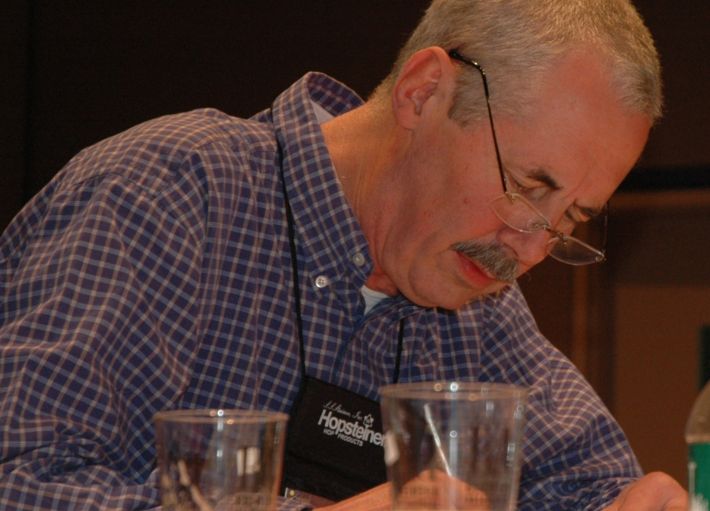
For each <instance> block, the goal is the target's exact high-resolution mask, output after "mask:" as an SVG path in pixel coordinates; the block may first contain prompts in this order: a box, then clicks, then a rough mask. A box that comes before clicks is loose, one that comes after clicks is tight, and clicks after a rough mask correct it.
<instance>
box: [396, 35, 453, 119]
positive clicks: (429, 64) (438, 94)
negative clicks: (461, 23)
mask: <svg viewBox="0 0 710 511" xmlns="http://www.w3.org/2000/svg"><path fill="white" fill-rule="evenodd" d="M452 72H453V71H452V66H451V63H450V61H449V58H448V55H447V54H446V52H445V51H444V50H443V49H441V48H439V47H431V48H426V49H424V50H420V51H418V52H417V53H415V54H414V55H412V56H411V57H410V58H409V60H408V61H407V62H406V63H405V65H404V66H403V67H402V71H401V72H400V74H399V77H398V78H397V82H396V83H395V86H394V89H393V91H392V106H393V110H394V115H395V118H396V119H397V122H398V124H400V125H401V126H402V127H404V128H405V129H413V128H415V127H416V126H417V124H418V123H419V122H420V120H421V118H422V114H423V112H424V109H425V107H426V106H428V105H429V104H431V103H432V102H441V101H447V100H448V96H447V94H448V82H449V81H450V79H451V78H450V74H451V73H452Z"/></svg>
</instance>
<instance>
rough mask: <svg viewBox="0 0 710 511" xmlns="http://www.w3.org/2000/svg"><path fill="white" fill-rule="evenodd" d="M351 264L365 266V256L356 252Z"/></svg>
mask: <svg viewBox="0 0 710 511" xmlns="http://www.w3.org/2000/svg"><path fill="white" fill-rule="evenodd" d="M353 263H355V266H362V265H363V264H365V256H364V255H362V254H361V253H360V252H357V253H356V254H355V255H354V256H353Z"/></svg>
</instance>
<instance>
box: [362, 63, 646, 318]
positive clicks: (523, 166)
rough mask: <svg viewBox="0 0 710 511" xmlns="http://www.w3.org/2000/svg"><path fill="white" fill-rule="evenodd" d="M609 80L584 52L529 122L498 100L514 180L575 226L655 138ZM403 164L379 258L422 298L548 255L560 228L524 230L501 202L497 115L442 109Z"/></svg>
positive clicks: (552, 84)
mask: <svg viewBox="0 0 710 511" xmlns="http://www.w3.org/2000/svg"><path fill="white" fill-rule="evenodd" d="M607 81H608V77H607V76H606V74H605V73H604V71H603V70H602V69H601V67H600V66H599V65H598V64H596V62H590V61H589V59H588V57H586V56H584V55H579V56H573V57H569V58H567V59H566V60H565V61H563V62H562V63H561V65H560V66H558V67H557V68H556V69H555V70H553V71H552V72H550V73H549V75H548V76H547V77H546V79H545V80H544V83H543V86H542V88H541V91H540V95H539V96H538V97H539V100H538V101H536V102H535V104H534V106H533V108H532V111H531V113H530V115H526V117H525V118H524V119H523V120H520V119H513V118H508V117H504V116H502V115H499V116H496V112H495V101H494V100H493V101H492V107H493V115H494V117H495V123H496V131H497V135H498V141H499V144H500V152H501V157H502V161H503V167H504V170H505V172H506V174H507V175H508V178H509V180H510V182H511V183H513V184H514V186H516V187H517V188H518V191H521V192H522V193H524V195H525V196H526V197H527V198H528V199H530V200H531V201H532V202H533V203H534V204H535V206H537V207H538V209H540V211H541V212H543V213H544V214H545V215H546V216H547V218H548V219H549V220H550V221H551V223H552V225H553V226H554V227H555V228H556V229H558V230H561V231H563V232H567V233H569V232H571V230H572V229H573V228H574V225H575V223H579V222H583V221H586V220H588V219H589V214H588V213H589V211H590V210H601V209H602V208H603V206H604V204H605V203H606V202H607V201H608V199H609V197H610V196H611V194H612V192H613V191H614V190H615V189H616V187H617V186H618V185H619V183H620V182H621V181H622V179H623V178H624V177H625V175H626V174H627V173H628V171H629V170H630V168H631V167H632V166H633V165H634V163H635V162H636V160H637V159H638V157H639V155H640V153H641V150H642V148H643V145H644V144H645V142H646V139H647V136H648V130H649V128H650V122H649V120H648V119H647V118H646V117H645V116H643V115H639V114H633V113H630V112H629V111H628V110H626V109H625V108H623V107H622V106H620V105H619V103H618V102H617V100H616V98H615V97H614V94H613V91H612V90H611V89H610V88H609V85H608V84H607ZM492 94H493V95H494V94H495V91H492ZM493 98H494V96H493ZM396 172H398V173H399V174H400V175H401V176H403V177H404V179H402V184H401V186H402V187H403V190H402V191H403V193H404V200H403V201H402V203H401V204H400V205H399V206H398V207H397V208H394V209H393V210H392V211H390V212H388V213H389V214H390V215H391V218H390V221H389V228H388V230H387V232H386V234H385V235H384V236H382V237H381V240H382V241H381V244H380V246H379V247H378V251H377V252H376V255H375V260H376V262H377V266H378V271H381V272H382V273H383V274H385V275H386V277H387V278H388V279H389V280H391V281H392V282H393V283H394V285H395V286H396V287H397V289H398V290H399V291H400V292H402V293H403V294H404V295H405V296H407V297H408V298H409V299H410V300H412V301H414V302H415V303H418V304H420V305H423V306H441V307H445V308H452V309H454V308H457V307H460V306H461V305H463V304H464V303H466V302H468V301H470V300H472V299H474V298H476V297H479V296H482V295H484V294H488V293H492V292H495V291H497V290H499V289H501V288H503V287H504V286H506V285H507V284H508V283H509V282H510V281H511V280H513V279H514V278H515V277H517V276H519V275H521V274H522V273H524V272H526V271H527V270H529V269H530V268H531V267H532V266H534V265H535V264H537V263H539V262H540V261H542V260H543V259H544V257H545V256H546V253H547V252H546V247H547V242H548V240H549V234H547V233H546V232H544V231H542V232H536V233H533V234H529V233H521V232H518V231H516V230H514V229H511V228H510V227H507V226H506V225H505V224H504V223H502V222H501V220H499V219H498V217H497V216H496V215H495V214H494V213H493V211H492V210H491V209H490V206H489V204H490V201H491V200H492V199H494V198H496V197H498V196H500V195H501V194H502V193H503V189H502V184H501V179H500V175H499V172H498V167H497V164H496V158H495V152H494V146H493V140H492V135H491V130H490V126H489V124H488V123H487V122H479V123H476V125H475V126H473V127H471V128H467V129H464V128H462V127H460V126H459V125H457V124H456V123H455V122H453V121H451V120H449V119H448V118H445V119H444V118H442V117H441V116H440V117H435V116H432V119H431V122H428V123H422V125H421V126H420V127H418V128H417V130H415V132H414V133H413V134H412V137H411V143H410V144H409V147H408V150H407V151H406V156H405V157H404V158H402V159H401V161H400V162H399V164H398V165H397V168H396ZM402 205H404V206H405V207H403V206H402Z"/></svg>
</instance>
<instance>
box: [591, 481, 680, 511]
mask: <svg viewBox="0 0 710 511" xmlns="http://www.w3.org/2000/svg"><path fill="white" fill-rule="evenodd" d="M687 509H688V493H687V492H686V491H685V490H684V489H683V488H682V487H681V485H680V484H678V483H677V482H676V481H675V479H673V478H672V477H671V476H669V475H668V474H664V473H663V472H651V473H650V474H648V475H646V476H644V477H642V478H641V479H639V480H638V481H636V482H634V483H631V484H630V485H628V486H627V487H626V488H624V491H622V492H621V494H620V495H619V498H617V499H616V500H615V501H614V503H613V504H612V505H611V506H609V507H607V508H605V509H604V511H686V510H687Z"/></svg>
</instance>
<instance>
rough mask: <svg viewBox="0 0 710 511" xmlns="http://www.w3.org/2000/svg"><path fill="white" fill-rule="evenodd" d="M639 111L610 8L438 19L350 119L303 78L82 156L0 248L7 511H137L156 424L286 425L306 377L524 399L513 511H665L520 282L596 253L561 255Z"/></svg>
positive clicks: (641, 85) (645, 119)
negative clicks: (247, 413) (248, 109)
mask: <svg viewBox="0 0 710 511" xmlns="http://www.w3.org/2000/svg"><path fill="white" fill-rule="evenodd" d="M484 84H485V85H486V86H485V87H484ZM487 99H490V105H488V104H487ZM660 102H661V98H660V83H659V72H658V62H657V57H656V55H655V50H654V49H653V44H652V42H651V39H650V36H649V34H648V33H647V31H646V29H645V28H644V26H643V24H642V23H641V21H640V20H639V19H638V16H637V15H636V13H635V12H634V10H633V8H632V7H631V6H630V5H629V4H628V3H626V2H625V1H623V0H607V1H589V2H569V0H558V1H554V2H553V1H540V2H527V1H522V0H520V1H506V2H494V1H485V2H484V1H479V2H477V1H474V0H436V1H435V2H434V3H433V4H432V6H431V8H430V9H429V10H428V12H427V14H426V16H425V18H424V19H423V20H422V22H421V24H420V25H419V27H418V28H417V30H416V31H415V33H414V34H413V36H412V38H411V39H410V41H409V43H408V44H407V46H406V47H405V48H404V49H403V50H402V53H401V56H400V59H399V60H398V62H397V64H396V65H395V67H394V69H393V71H392V74H391V75H390V77H388V78H387V79H386V80H385V81H384V82H383V84H382V85H381V87H380V88H379V89H378V90H377V91H376V93H375V94H374V96H373V98H371V99H370V100H369V101H368V102H367V103H365V104H364V105H361V102H360V100H359V99H358V98H357V97H356V96H355V95H354V94H353V93H352V92H350V91H349V90H347V89H346V88H345V87H344V86H343V85H341V84H339V83H337V82H335V81H334V80H332V79H330V78H328V77H326V76H324V75H320V74H308V75H306V76H305V77H304V78H303V79H302V80H300V81H299V82H297V83H296V84H294V85H293V86H292V87H291V88H290V89H289V90H287V91H286V92H284V93H283V94H282V95H281V96H280V97H279V98H278V99H277V100H276V101H275V102H274V104H273V105H272V107H271V108H270V109H268V110H266V111H264V112H262V113H260V114H258V115H256V116H255V117H254V118H252V119H250V120H239V119H234V118H231V117H228V116H227V115H225V114H222V113H220V112H216V111H211V110H206V111H205V110H202V111H195V112H190V113H187V114H183V115H178V116H171V117H166V118H161V119H157V120H154V121H151V122H148V123H145V124H143V125H140V126H137V127H135V128H133V129H131V130H128V131H127V132H125V133H122V134H119V135H117V136H115V137H112V138H111V139H108V140H105V141H103V142H100V143H99V144H97V145H95V146H93V147H91V148H88V149H86V150H85V151H82V152H81V153H80V154H79V155H77V156H76V157H75V158H74V159H73V160H72V161H71V162H69V164H68V165H67V166H66V167H65V168H64V169H63V170H62V171H61V172H60V173H59V174H58V175H57V176H56V177H55V179H54V180H53V181H52V182H51V183H50V184H49V185H48V186H47V187H46V188H45V190H43V191H42V192H41V193H40V194H39V195H38V196H37V197H36V198H35V199H34V200H33V201H31V202H30V203H29V204H28V205H27V206H26V208H25V209H24V210H23V211H22V212H21V213H20V214H19V215H18V217H17V218H16V219H15V220H14V222H13V223H12V224H11V225H10V226H9V228H8V229H7V231H6V232H5V233H4V235H3V238H2V240H1V244H0V254H1V256H0V257H1V259H0V264H1V265H2V266H1V267H0V271H1V272H2V280H1V281H0V286H1V287H0V289H1V292H2V304H3V308H2V313H1V314H2V315H1V316H0V339H2V341H1V342H2V344H1V345H2V358H1V359H0V364H1V365H0V380H1V381H2V386H1V387H0V388H1V389H2V391H1V392H2V394H0V399H1V402H2V405H3V410H4V414H3V416H2V418H1V419H0V421H2V422H1V424H2V435H3V436H2V442H1V443H0V448H1V450H0V452H1V453H2V454H1V457H0V460H1V461H2V476H1V478H0V502H2V504H3V506H4V507H6V508H11V509H36V508H51V507H54V508H61V509H68V508H72V507H81V508H82V509H146V508H150V507H153V506H155V505H156V504H157V502H158V492H157V489H156V487H155V471H154V456H155V452H154V448H153V434H152V426H151V418H152V416H153V414H154V413H155V412H156V411H158V410H161V409H169V408H216V407H221V408H236V407H255V408H269V409H275V410H287V411H290V412H291V413H292V415H293V416H297V415H298V413H297V410H298V409H299V405H300V403H301V401H300V400H299V389H300V388H301V387H302V385H303V384H304V382H306V381H308V379H307V378H306V377H309V378H316V379H318V380H324V381H326V382H327V383H329V384H333V385H335V386H337V387H339V388H343V389H345V390H347V391H352V392H355V393H357V394H360V395H362V396H366V397H369V398H372V399H375V398H376V397H377V389H378V387H379V386H380V385H382V384H386V383H391V382H392V381H393V380H397V381H411V380H433V379H448V380H453V379H475V380H481V381H502V382H511V383H516V384H520V385H525V386H528V387H530V389H531V397H530V407H529V413H528V427H527V430H526V440H525V446H524V453H523V458H524V460H523V473H522V481H521V491H520V499H519V506H520V509H525V510H543V509H590V510H592V509H593V510H598V509H608V510H627V511H628V510H634V511H638V510H666V511H671V510H679V509H685V508H684V506H685V498H686V497H685V493H684V492H683V490H682V489H681V488H680V487H679V485H678V484H677V483H675V482H674V481H673V480H672V479H670V478H669V477H667V476H665V475H663V474H651V475H648V476H645V477H640V476H641V474H640V469H639V467H638V464H637V462H636V460H635V458H634V456H633V454H632V452H631V450H630V448H629V446H628V444H627V442H626V440H625V439H624V437H623V434H622V432H621V431H620V429H619V428H618V426H617V425H616V423H615V422H614V421H613V419H612V418H611V416H610V415H609V413H608V412H607V411H606V409H605V408H604V407H603V405H602V404H601V402H600V401H599V399H598V398H597V397H596V396H595V395H594V394H593V392H592V391H591V389H590V388H589V386H588V385H587V384H586V383H585V382H584V381H583V379H582V378H581V376H580V375H579V373H578V372H577V371H576V370H575V369H574V368H573V367H572V366H571V364H570V363H569V362H568V361H567V360H566V359H564V357H563V356H562V355H561V354H560V353H559V352H557V351H556V350H555V349H554V348H553V347H552V346H551V345H549V343H547V341H546V340H545V339H544V338H543V337H542V336H541V334H540V333H539V332H538V331H537V329H536V327H535V324H534V321H533V319H532V317H531V315H530V312H529V310H528V308H527V306H526V304H525V302H524V299H523V298H522V296H521V294H520V290H519V289H518V287H517V286H516V285H515V283H514V280H515V278H516V277H517V276H518V275H520V274H522V273H524V272H525V271H527V270H528V269H529V268H530V267H532V266H534V265H535V264H537V263H538V262H540V261H541V260H542V259H543V258H544V257H545V256H546V255H547V254H548V253H550V254H551V255H552V256H554V257H557V258H559V259H561V260H563V261H567V262H573V263H586V262H591V261H594V260H597V259H600V258H603V254H601V252H600V251H598V250H597V249H595V248H594V247H591V246H588V245H585V244H583V243H581V242H579V241H577V240H574V239H571V238H569V237H568V235H569V234H570V233H571V232H572V230H573V228H574V226H575V225H576V224H578V223H580V222H584V221H587V220H589V219H590V218H592V217H594V216H595V215H600V214H603V212H604V205H605V204H606V202H607V200H608V199H609V196H610V195H611V194H612V192H613V190H614V189H615V188H616V187H617V186H618V184H619V183H620V182H621V180H622V179H623V178H624V176H625V175H626V173H627V172H628V171H629V169H630V168H631V167H632V165H633V164H634V162H635V161H636V159H637V158H638V156H639V154H640V152H641V150H642V148H643V145H644V144H645V142H646V138H647V135H648V131H649V129H650V127H651V125H652V123H653V121H654V119H655V118H656V117H657V116H658V113H659V111H660ZM489 106H490V110H489ZM300 427H301V425H299V424H298V423H294V422H292V423H291V424H290V428H292V429H294V428H295V430H296V431H297V432H298V431H300ZM287 472H289V467H287ZM358 502H360V501H358V497H354V498H353V500H352V501H349V504H348V505H349V506H350V508H352V509H356V508H357V506H358V505H359V504H358ZM291 504H293V505H295V503H293V502H292V503H291ZM607 506H608V507H607Z"/></svg>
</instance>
